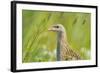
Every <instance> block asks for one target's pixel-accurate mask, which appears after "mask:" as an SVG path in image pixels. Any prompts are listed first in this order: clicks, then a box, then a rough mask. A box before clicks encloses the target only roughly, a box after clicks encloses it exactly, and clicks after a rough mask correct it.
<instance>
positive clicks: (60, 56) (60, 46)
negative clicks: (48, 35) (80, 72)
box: [49, 24, 81, 61]
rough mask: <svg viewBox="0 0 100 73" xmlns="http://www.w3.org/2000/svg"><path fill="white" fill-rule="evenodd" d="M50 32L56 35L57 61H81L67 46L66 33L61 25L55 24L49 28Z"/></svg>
mask: <svg viewBox="0 0 100 73" xmlns="http://www.w3.org/2000/svg"><path fill="white" fill-rule="evenodd" d="M49 30H50V31H54V32H56V33H57V60H58V61H61V60H62V61H64V60H78V59H81V58H80V56H79V54H78V53H76V52H75V51H74V50H73V49H72V48H71V47H70V46H69V44H68V41H66V40H67V37H66V31H65V28H64V26H63V25H61V24H56V25H52V27H50V28H49Z"/></svg>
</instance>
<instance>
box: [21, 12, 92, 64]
mask: <svg viewBox="0 0 100 73" xmlns="http://www.w3.org/2000/svg"><path fill="white" fill-rule="evenodd" d="M90 18H91V14H90V13H79V12H50V11H32V10H23V11H22V61H23V62H24V63H27V62H48V61H56V41H57V40H56V33H53V32H49V31H48V28H49V27H50V26H51V25H53V24H57V23H59V24H62V25H63V26H64V27H65V29H66V33H67V38H68V42H69V44H70V46H71V47H72V48H73V49H74V50H75V51H77V52H78V53H79V54H80V55H81V57H82V58H83V59H84V60H86V59H90V51H91V47H90V46H91V38H90V37H91V36H90V35H91V33H90V32H91V31H90V29H91V28H90V27H91V23H90V22H91V21H90V20H91V19H90Z"/></svg>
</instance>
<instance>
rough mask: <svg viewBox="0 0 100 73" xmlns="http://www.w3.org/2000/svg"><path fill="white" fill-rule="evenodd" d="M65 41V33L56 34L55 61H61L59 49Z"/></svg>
mask: <svg viewBox="0 0 100 73" xmlns="http://www.w3.org/2000/svg"><path fill="white" fill-rule="evenodd" d="M62 40H63V42H64V41H66V33H64V32H58V34H57V54H56V55H57V61H61V47H62V44H63V43H62V42H61V41H62Z"/></svg>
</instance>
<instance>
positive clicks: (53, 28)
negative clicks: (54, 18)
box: [48, 24, 65, 32]
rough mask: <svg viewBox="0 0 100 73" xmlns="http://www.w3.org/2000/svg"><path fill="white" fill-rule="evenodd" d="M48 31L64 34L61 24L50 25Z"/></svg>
mask: <svg viewBox="0 0 100 73" xmlns="http://www.w3.org/2000/svg"><path fill="white" fill-rule="evenodd" d="M48 30H49V31H54V32H64V31H65V29H64V26H63V25H62V24H56V25H52V26H51V27H50V28H49V29H48Z"/></svg>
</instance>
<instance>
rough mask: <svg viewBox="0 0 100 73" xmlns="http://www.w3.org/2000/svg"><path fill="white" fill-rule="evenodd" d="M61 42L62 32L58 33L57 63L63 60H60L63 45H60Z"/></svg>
mask: <svg viewBox="0 0 100 73" xmlns="http://www.w3.org/2000/svg"><path fill="white" fill-rule="evenodd" d="M60 40H61V32H58V34H57V53H56V55H57V61H60V60H61V58H60V49H61V43H60Z"/></svg>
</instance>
